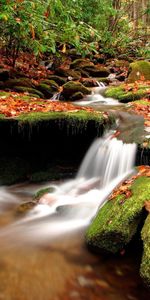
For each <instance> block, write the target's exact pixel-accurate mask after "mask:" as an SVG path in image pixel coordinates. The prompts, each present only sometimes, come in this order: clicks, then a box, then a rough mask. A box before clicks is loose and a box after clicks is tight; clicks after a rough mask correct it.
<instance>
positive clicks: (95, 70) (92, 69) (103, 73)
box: [82, 66, 110, 77]
mask: <svg viewBox="0 0 150 300" xmlns="http://www.w3.org/2000/svg"><path fill="white" fill-rule="evenodd" d="M82 69H83V70H84V71H86V72H88V74H89V75H90V76H91V77H108V76H109V74H110V72H109V70H108V69H107V68H106V67H99V66H89V67H83V68H82Z"/></svg>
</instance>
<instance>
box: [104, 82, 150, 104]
mask: <svg viewBox="0 0 150 300" xmlns="http://www.w3.org/2000/svg"><path fill="white" fill-rule="evenodd" d="M128 87H129V89H128V90H127V89H126V85H125V84H122V85H120V86H117V87H108V88H107V89H106V91H105V96H106V97H110V98H114V99H118V100H119V101H120V102H123V103H127V102H130V101H134V100H138V99H141V98H143V97H149V86H148V85H147V84H144V83H143V84H139V88H138V89H137V90H136V91H135V90H134V84H130V85H129V86H128Z"/></svg>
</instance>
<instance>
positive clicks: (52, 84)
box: [40, 79, 59, 92]
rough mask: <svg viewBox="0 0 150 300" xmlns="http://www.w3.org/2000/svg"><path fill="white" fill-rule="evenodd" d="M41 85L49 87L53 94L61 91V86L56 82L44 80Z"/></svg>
mask: <svg viewBox="0 0 150 300" xmlns="http://www.w3.org/2000/svg"><path fill="white" fill-rule="evenodd" d="M40 83H41V84H47V85H49V87H50V89H51V91H52V92H56V91H58V89H59V85H58V84H57V83H56V82H55V81H54V80H50V79H45V80H42V81H41V82H40Z"/></svg>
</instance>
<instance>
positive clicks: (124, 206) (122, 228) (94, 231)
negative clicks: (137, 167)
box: [86, 176, 150, 253]
mask: <svg viewBox="0 0 150 300" xmlns="http://www.w3.org/2000/svg"><path fill="white" fill-rule="evenodd" d="M130 191H131V195H130V196H129V197H128V198H126V196H125V194H121V195H117V196H115V197H114V198H113V199H112V200H109V201H108V202H107V203H106V204H105V205H104V206H103V207H102V208H101V209H100V210H99V212H98V214H97V216H96V217H95V218H94V220H93V221H92V223H91V225H90V226H89V228H88V230H87V233H86V242H87V244H88V245H89V246H90V247H93V248H94V247H96V248H98V249H100V250H103V251H105V252H111V253H117V252H119V251H121V250H122V249H124V248H125V247H126V245H127V244H128V243H129V242H130V241H131V239H132V238H133V236H134V235H135V234H136V232H137V230H138V226H139V224H140V223H141V221H142V219H143V218H144V203H145V201H147V200H149V199H150V178H149V177H146V176H141V177H138V178H137V179H135V181H134V182H133V184H132V186H131V188H130Z"/></svg>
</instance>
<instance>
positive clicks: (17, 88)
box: [13, 86, 44, 98]
mask: <svg viewBox="0 0 150 300" xmlns="http://www.w3.org/2000/svg"><path fill="white" fill-rule="evenodd" d="M13 90H14V91H15V92H21V93H26V92H27V93H29V94H32V95H38V96H40V98H44V94H43V93H42V92H41V91H39V90H37V89H34V88H29V87H25V86H14V87H13Z"/></svg>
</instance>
